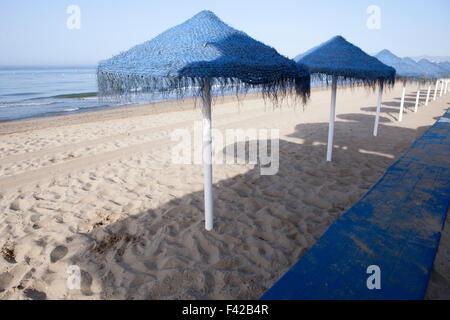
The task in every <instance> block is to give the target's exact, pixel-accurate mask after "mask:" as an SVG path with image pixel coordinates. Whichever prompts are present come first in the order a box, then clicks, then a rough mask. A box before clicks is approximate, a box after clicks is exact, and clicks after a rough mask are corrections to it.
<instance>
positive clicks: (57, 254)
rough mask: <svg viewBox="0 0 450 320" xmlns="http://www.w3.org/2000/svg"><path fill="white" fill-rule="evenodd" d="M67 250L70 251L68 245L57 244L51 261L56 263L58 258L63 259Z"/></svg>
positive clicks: (51, 255) (51, 254)
mask: <svg viewBox="0 0 450 320" xmlns="http://www.w3.org/2000/svg"><path fill="white" fill-rule="evenodd" d="M67 252H69V249H67V247H66V246H62V245H60V246H57V247H56V248H55V249H53V250H52V252H51V253H50V262H51V263H55V262H57V261H58V260H61V259H62V258H64V257H65V256H66V254H67Z"/></svg>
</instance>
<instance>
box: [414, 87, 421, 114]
mask: <svg viewBox="0 0 450 320" xmlns="http://www.w3.org/2000/svg"><path fill="white" fill-rule="evenodd" d="M419 100H420V82H419V86H418V87H417V95H416V105H415V106H414V112H417V108H418V107H419Z"/></svg>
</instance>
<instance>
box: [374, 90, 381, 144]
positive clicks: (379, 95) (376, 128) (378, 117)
mask: <svg viewBox="0 0 450 320" xmlns="http://www.w3.org/2000/svg"><path fill="white" fill-rule="evenodd" d="M382 98H383V85H380V91H379V92H378V103H377V114H376V116H375V126H374V127H373V135H374V136H375V137H376V136H377V134H378V122H379V121H380V110H381V99H382Z"/></svg>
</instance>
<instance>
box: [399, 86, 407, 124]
mask: <svg viewBox="0 0 450 320" xmlns="http://www.w3.org/2000/svg"><path fill="white" fill-rule="evenodd" d="M405 91H406V81H405V80H403V89H402V99H401V101H400V113H399V115H398V121H402V120H403V106H404V104H405Z"/></svg>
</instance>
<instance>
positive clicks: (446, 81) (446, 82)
mask: <svg viewBox="0 0 450 320" xmlns="http://www.w3.org/2000/svg"><path fill="white" fill-rule="evenodd" d="M447 87H448V79H445V90H444V94H447Z"/></svg>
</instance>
